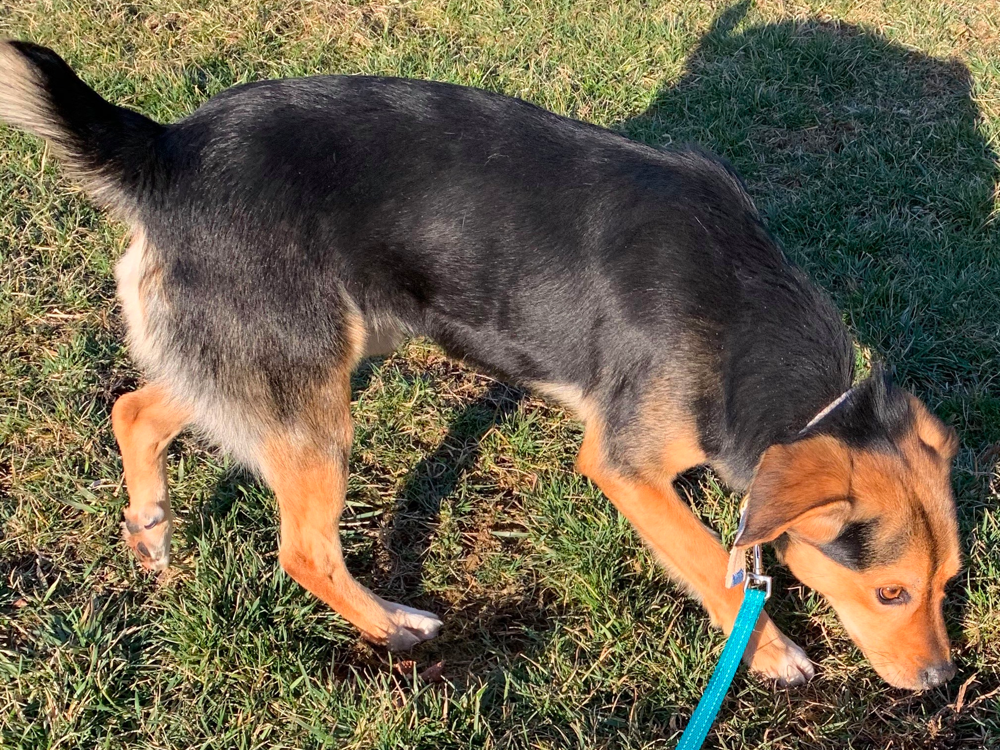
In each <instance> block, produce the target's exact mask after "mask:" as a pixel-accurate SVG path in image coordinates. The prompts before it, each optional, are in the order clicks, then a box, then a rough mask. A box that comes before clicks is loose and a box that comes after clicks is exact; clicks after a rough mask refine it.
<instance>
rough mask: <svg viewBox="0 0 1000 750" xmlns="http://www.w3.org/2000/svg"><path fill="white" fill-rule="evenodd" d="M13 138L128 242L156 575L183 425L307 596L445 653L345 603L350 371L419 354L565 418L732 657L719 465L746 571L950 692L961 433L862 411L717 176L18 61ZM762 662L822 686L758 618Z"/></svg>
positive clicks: (427, 629)
mask: <svg viewBox="0 0 1000 750" xmlns="http://www.w3.org/2000/svg"><path fill="white" fill-rule="evenodd" d="M0 118H3V119H4V120H6V121H7V122H8V123H10V124H12V125H15V126H19V127H22V128H25V129H27V130H29V131H32V132H34V133H37V134H39V135H41V136H43V137H45V138H46V139H48V140H49V142H50V143H51V145H52V147H53V148H54V149H56V151H57V152H58V154H59V155H60V156H61V157H62V158H63V160H64V161H65V162H66V164H67V165H68V167H70V168H71V169H72V170H73V171H74V172H75V173H76V174H77V175H78V176H79V177H80V178H81V179H82V180H83V182H84V184H85V185H86V186H87V187H88V189H89V190H90V192H91V194H92V195H93V196H94V197H95V198H96V199H97V200H99V201H100V202H102V203H103V204H104V205H106V206H108V207H110V208H111V209H112V210H113V211H114V212H115V213H116V214H117V215H118V216H119V217H120V218H122V219H123V220H124V221H126V222H128V224H129V225H130V226H131V229H132V234H133V238H134V239H133V242H132V245H131V247H130V248H129V250H128V252H127V253H126V254H125V255H124V257H123V258H122V259H121V261H120V262H119V264H118V267H117V277H118V291H119V296H120V298H121V303H122V306H123V308H124V314H125V318H126V321H127V324H128V330H129V341H130V346H131V352H132V355H133V356H134V357H135V359H136V361H137V362H138V363H139V365H140V366H141V368H142V370H143V371H144V372H145V374H146V375H147V376H148V378H149V383H150V384H149V385H147V386H146V387H144V388H141V389H140V390H138V391H136V392H134V393H130V394H127V395H125V396H122V397H121V398H120V399H119V400H118V402H117V403H116V404H115V407H114V410H113V413H112V419H113V424H114V431H115V435H116V437H117V439H118V442H119V445H120V446H121V451H122V457H123V461H124V466H125V478H126V481H127V484H128V490H129V496H130V504H129V506H128V508H127V509H126V511H125V518H126V521H125V527H126V540H127V541H128V543H129V545H130V546H131V547H132V548H133V549H134V550H135V552H136V554H137V555H138V557H139V559H140V560H141V562H142V563H143V565H144V566H146V567H147V568H151V569H159V568H162V567H164V566H166V565H167V562H168V558H169V553H170V549H169V548H170V532H171V511H170V502H169V500H168V496H167V486H166V478H165V472H164V454H165V450H166V448H167V446H168V444H169V443H170V441H171V440H172V439H173V438H174V436H175V435H177V433H178V432H179V431H180V430H182V429H183V428H184V427H185V426H192V427H194V428H196V429H198V430H200V431H201V432H202V433H203V434H205V435H206V436H208V438H209V439H211V440H212V441H214V442H215V443H217V444H218V445H220V446H222V448H224V449H225V450H227V451H229V452H230V453H231V454H232V455H234V456H235V457H237V458H238V459H240V460H241V461H243V462H245V463H246V464H247V465H248V466H250V467H253V469H255V470H256V471H257V472H259V473H260V475H261V476H262V477H264V478H265V479H266V481H267V482H268V484H270V486H271V487H272V488H273V490H274V492H275V494H276V496H277V499H278V504H279V506H280V510H281V550H280V561H281V565H282V566H283V567H284V569H285V570H286V571H287V572H288V573H289V575H291V576H292V577H293V578H294V579H295V580H296V581H298V582H299V583H301V584H302V585H303V586H305V587H306V588H307V589H309V590H310V591H311V592H313V593H314V594H315V595H316V596H318V597H320V598H321V599H323V601H325V602H327V603H328V604H329V605H330V606H331V607H333V608H334V609H335V610H336V611H337V612H339V613H340V614H341V615H343V616H344V617H345V618H347V619H348V620H350V621H351V622H352V623H354V624H355V625H356V626H357V627H358V628H359V629H360V630H361V632H362V633H364V635H365V636H366V637H367V638H370V639H372V640H374V641H378V642H383V643H386V644H387V645H389V646H390V647H392V648H406V647H409V646H412V645H414V644H415V643H418V642H419V641H422V640H425V639H428V638H431V637H433V636H434V635H435V634H436V633H437V631H438V628H439V627H440V625H441V623H440V621H439V620H438V619H437V618H436V617H435V616H434V615H432V614H430V613H428V612H421V611H419V610H414V609H410V608H408V607H404V606H402V605H399V604H393V603H391V602H387V601H385V600H383V599H380V598H379V597H378V596H376V595H375V594H373V593H372V592H370V591H368V590H367V589H365V588H364V587H362V586H361V585H360V584H358V583H357V582H356V581H355V580H354V579H353V578H352V577H351V575H350V573H349V572H348V571H347V569H346V568H345V566H344V561H343V558H342V556H341V549H340V544H339V542H338V529H337V526H338V519H339V517H340V513H341V510H342V508H343V501H344V491H345V483H346V477H347V466H348V455H349V453H350V449H351V437H352V428H351V417H350V385H349V377H350V373H351V370H352V369H353V368H354V366H355V365H356V364H357V363H358V361H359V360H360V359H361V358H363V357H364V356H366V355H367V354H371V353H374V352H376V351H384V350H385V349H387V348H392V346H394V344H395V342H396V341H397V340H398V338H399V337H400V336H401V335H405V334H416V335H423V336H427V337H429V338H431V339H433V340H434V341H436V342H438V343H439V344H440V345H441V346H443V347H444V348H445V349H446V350H447V351H448V352H450V353H452V354H453V355H455V356H457V357H461V358H463V359H465V360H468V361H470V362H473V363H476V364H478V365H480V366H482V367H484V368H486V369H488V370H489V371H491V372H494V373H498V374H499V375H500V376H502V377H504V378H507V379H509V380H512V381H515V382H518V383H521V384H525V385H527V386H530V387H532V388H534V389H536V390H537V391H539V392H541V393H542V394H546V395H548V396H550V397H551V398H553V399H555V400H557V401H558V402H560V403H562V404H564V405H566V406H567V407H569V408H570V409H572V410H573V411H574V412H575V413H576V414H577V415H578V416H579V417H580V419H581V420H583V422H584V423H585V425H586V431H585V437H584V441H583V447H582V448H581V449H580V455H579V462H578V465H579V469H580V471H582V472H583V473H584V474H586V475H587V476H588V477H590V478H591V479H592V480H593V481H594V482H596V483H597V485H598V486H599V487H600V488H601V489H602V490H603V491H604V492H605V494H606V495H607V496H608V497H609V498H610V499H611V500H612V502H614V504H615V505H616V506H617V507H618V508H619V509H620V510H621V512H622V513H623V514H625V516H627V517H628V518H629V520H630V521H631V522H632V523H633V524H634V525H635V527H636V529H637V530H638V531H639V533H640V534H641V535H642V537H643V538H644V539H645V540H646V542H647V543H648V544H649V545H650V547H652V549H653V550H654V551H655V552H656V554H657V556H658V557H659V558H660V560H662V561H663V563H664V565H665V566H666V567H667V569H668V570H669V571H670V572H671V573H672V574H673V575H674V576H675V577H676V578H677V579H678V580H679V581H680V582H682V583H683V584H684V585H685V587H686V588H687V589H688V590H690V591H691V592H692V593H693V594H694V595H695V596H697V597H698V598H699V599H700V600H701V601H702V602H703V604H704V606H705V608H706V609H707V610H708V612H709V614H710V615H711V617H712V620H713V621H714V622H715V623H717V624H718V625H719V626H721V627H722V628H723V630H726V631H728V630H729V629H730V628H731V627H732V624H733V620H734V618H735V616H736V611H737V609H738V608H739V605H740V602H741V599H742V593H741V591H740V590H739V589H727V588H725V586H724V578H725V575H726V569H727V560H728V556H727V553H726V551H725V550H724V549H723V548H722V546H721V545H720V544H719V541H718V539H717V538H716V536H715V535H714V534H713V533H712V532H710V531H709V530H708V529H706V528H705V527H704V526H703V525H702V524H701V523H700V522H699V521H698V519H697V518H696V517H695V515H694V514H693V513H692V512H691V510H690V509H689V508H688V506H687V504H686V503H685V502H684V501H682V500H681V499H680V498H679V497H678V495H677V494H676V492H675V491H674V489H673V486H672V482H673V480H674V478H675V477H676V476H677V475H678V474H679V473H680V472H683V471H684V470H686V469H689V468H691V467H693V466H696V465H698V464H708V465H710V466H711V467H712V468H713V469H715V470H716V471H717V472H718V473H719V475H721V476H722V477H723V478H724V479H725V481H726V482H728V483H729V485H730V486H732V487H734V488H737V489H741V490H742V489H746V490H748V497H747V509H746V515H745V519H744V521H745V523H744V526H743V528H742V531H741V533H740V534H739V536H738V538H737V540H736V544H737V546H738V547H747V546H749V545H754V544H759V543H764V542H771V543H774V544H775V546H776V547H777V548H778V550H779V552H780V554H781V556H782V557H783V559H784V562H785V563H786V564H787V565H788V566H789V567H790V568H791V570H792V572H793V573H795V575H796V576H798V577H799V578H800V579H801V580H802V581H803V582H804V583H806V584H808V585H810V586H812V587H814V588H815V589H816V590H818V591H820V592H821V593H822V594H824V595H825V596H826V597H827V599H828V600H829V601H830V603H831V604H832V605H833V607H834V608H835V609H836V610H837V612H838V613H839V615H840V617H841V619H842V620H843V622H844V625H845V626H846V628H847V630H848V632H849V633H850V634H851V636H852V637H853V638H854V639H855V641H856V642H857V643H858V644H859V645H860V646H861V648H862V649H863V650H864V651H865V653H866V654H867V655H868V657H869V658H870V660H871V662H872V664H873V665H874V667H875V669H876V670H877V671H878V672H879V674H881V675H882V676H883V677H884V678H885V679H886V680H888V681H889V682H890V683H892V684H894V685H898V686H901V687H906V688H913V689H920V688H927V687H930V686H934V685H937V684H940V683H941V682H943V681H945V680H947V679H949V678H950V677H951V676H952V675H953V673H954V668H953V667H952V665H951V662H950V660H949V644H948V636H947V633H946V630H945V624H944V620H943V617H942V604H943V599H944V590H945V583H946V582H947V581H948V579H949V578H951V577H952V576H954V575H955V574H956V573H957V572H958V570H959V564H960V553H959V543H958V535H957V527H956V521H955V508H954V501H953V499H952V495H951V491H950V487H949V472H950V464H951V460H952V458H953V457H954V454H955V451H956V446H957V441H956V437H955V434H954V432H953V431H952V430H951V429H948V428H946V427H944V426H943V425H942V424H941V422H939V421H938V420H937V419H936V418H935V417H933V416H931V414H929V413H928V411H927V410H926V409H925V408H924V406H923V405H922V404H921V403H920V402H919V401H917V399H916V398H914V397H912V396H910V395H908V394H907V393H905V392H903V391H901V390H899V389H898V388H896V387H894V386H892V385H891V384H890V383H889V382H888V381H887V379H886V378H885V377H883V376H881V375H876V376H874V377H871V378H869V379H867V380H865V381H863V382H862V383H860V384H859V385H856V386H855V387H853V388H852V387H851V384H852V376H853V355H852V346H851V342H850V339H849V336H848V334H847V332H846V331H845V329H844V326H843V325H842V323H841V320H840V316H839V315H838V313H837V311H836V310H835V309H834V308H833V307H832V305H831V304H830V302H829V301H828V299H827V297H826V296H825V295H824V294H823V293H822V292H820V291H819V290H818V289H817V288H816V287H814V286H813V285H812V284H810V283H809V281H808V280H807V279H806V278H805V277H804V276H803V274H802V273H800V272H799V271H798V270H797V269H796V268H795V267H793V266H792V265H790V264H789V262H788V261H787V260H786V259H785V257H784V256H783V255H782V252H781V250H780V249H779V248H778V247H777V245H776V244H775V242H774V240H773V239H772V238H771V236H770V235H769V234H768V232H767V230H766V229H765V228H764V226H763V224H762V222H761V218H760V216H759V215H758V213H757V211H756V210H755V208H754V205H753V203H752V202H751V200H750V198H749V197H748V196H747V194H746V192H745V190H744V188H743V186H742V184H741V182H740V180H739V179H738V178H737V177H736V176H735V174H734V173H733V172H732V170H731V169H730V168H729V167H727V166H726V165H725V164H723V163H721V162H720V161H719V160H717V159H715V158H713V157H711V156H710V155H708V154H705V153H702V152H700V151H696V150H678V151H668V152H663V151H657V150H654V149H651V148H647V147H646V146H643V145H639V144H637V143H633V142H631V141H629V140H626V139H625V138H622V137H620V136H618V135H616V134H614V133H611V132H609V131H607V130H603V129H601V128H598V127H594V126H591V125H587V124H584V123H581V122H576V121H573V120H569V119H566V118H563V117H559V116H556V115H554V114H550V113H548V112H545V111H543V110H541V109H539V108H537V107H534V106H532V105H530V104H527V103H525V102H523V101H519V100H517V99H510V98H506V97H503V96H498V95H495V94H490V93H486V92H483V91H478V90H475V89H469V88H462V87H458V86H452V85H445V84H441V83H430V82H421V81H410V80H399V79H390V78H368V77H318V78H306V79H297V80H281V81H267V82H262V83H256V84H251V85H247V86H240V87H237V88H234V89H231V90H229V91H226V92H224V93H222V94H220V95H219V96H216V97H215V98H213V99H212V100H211V101H209V102H207V103H206V104H205V105H204V106H202V107H201V108H200V109H198V110H197V111H196V112H195V113H194V114H192V115H191V116H190V117H187V118H185V119H183V120H181V121H180V122H177V123H174V124H173V125H167V126H164V125H160V124H157V123H155V122H152V121H151V120H148V119H147V118H145V117H143V116H141V115H139V114H136V113H135V112H131V111H128V110H125V109H121V108H119V107H116V106H113V105H111V104H109V103H107V102H106V101H104V100H103V99H102V98H100V97H99V96H98V95H97V94H96V93H94V92H93V91H92V90H91V89H90V88H88V87H87V86H86V85H85V84H83V83H82V82H81V81H80V80H79V79H78V78H77V77H76V76H75V75H74V74H73V73H72V72H71V70H70V69H69V67H67V65H66V64H65V63H64V62H63V61H62V60H61V59H60V58H59V57H57V56H56V55H55V54H54V53H52V52H51V51H49V50H47V49H44V48H42V47H37V46H34V45H31V44H27V43H19V42H6V43H0ZM817 415H818V416H817ZM747 660H748V661H749V663H750V664H751V666H752V667H753V668H754V669H756V670H757V671H759V672H761V673H763V674H766V675H768V676H770V677H773V678H775V679H778V680H780V681H783V682H786V683H796V682H801V681H804V680H805V679H807V678H809V677H810V676H811V675H812V674H813V667H812V665H811V664H810V662H809V660H808V659H807V658H806V655H805V654H804V653H803V651H802V650H801V649H800V648H799V647H798V646H796V645H795V644H793V643H792V642H791V641H790V640H789V639H788V638H786V637H785V636H784V635H783V634H782V633H781V632H780V631H779V630H778V629H777V628H776V627H775V626H774V625H773V623H772V622H771V621H770V620H769V619H768V617H767V616H766V615H762V616H761V621H760V622H759V623H758V628H757V631H756V635H755V638H754V640H753V641H752V642H751V646H750V647H749V649H748V651H747Z"/></svg>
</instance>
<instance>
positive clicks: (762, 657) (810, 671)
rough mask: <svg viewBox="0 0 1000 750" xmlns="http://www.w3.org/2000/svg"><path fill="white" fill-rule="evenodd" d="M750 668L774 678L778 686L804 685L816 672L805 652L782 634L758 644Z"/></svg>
mask: <svg viewBox="0 0 1000 750" xmlns="http://www.w3.org/2000/svg"><path fill="white" fill-rule="evenodd" d="M750 668H751V669H753V671H755V672H757V673H758V674H762V675H764V676H765V677H768V678H770V679H772V680H774V681H775V682H777V684H778V685H779V686H780V687H792V686H795V685H804V684H805V683H807V682H808V681H809V680H811V679H812V678H813V677H814V676H815V674H816V667H815V666H813V663H812V662H811V661H809V657H808V656H806V652H805V651H803V650H802V649H801V648H799V647H798V646H797V645H796V644H795V643H794V642H792V641H791V640H790V639H789V638H787V637H785V635H784V634H779V636H778V637H777V638H773V639H771V640H769V641H767V642H766V643H765V644H763V645H761V646H759V647H758V648H757V650H756V652H754V655H753V661H752V662H751V664H750Z"/></svg>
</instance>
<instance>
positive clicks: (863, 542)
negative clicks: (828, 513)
mask: <svg viewBox="0 0 1000 750" xmlns="http://www.w3.org/2000/svg"><path fill="white" fill-rule="evenodd" d="M877 530H878V519H869V520H867V521H852V522H851V523H848V524H846V525H845V526H844V528H843V529H841V531H840V534H839V535H838V536H837V538H836V539H834V540H833V541H832V542H827V543H826V544H824V545H822V546H821V547H820V549H821V550H822V551H823V554H824V555H826V556H827V557H829V558H830V559H831V560H833V561H835V562H838V563H840V564H841V565H843V566H844V567H846V568H850V569H851V570H865V569H866V568H870V567H871V566H872V565H874V564H875V563H876V562H877V561H879V558H880V557H881V556H882V555H881V554H880V545H877V544H876V543H875V533H876V531H877ZM890 551H894V550H890Z"/></svg>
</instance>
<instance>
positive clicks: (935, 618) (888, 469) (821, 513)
mask: <svg viewBox="0 0 1000 750" xmlns="http://www.w3.org/2000/svg"><path fill="white" fill-rule="evenodd" d="M911 403H912V405H913V408H914V409H915V410H916V414H917V418H916V420H915V426H914V429H913V430H912V431H911V433H910V434H909V435H906V436H905V437H904V438H903V439H902V440H900V442H899V444H898V446H897V447H898V448H899V449H900V451H901V453H902V455H901V456H900V455H895V454H890V453H881V452H870V451H863V450H857V449H849V448H848V447H847V446H844V445H842V444H839V443H837V441H836V440H834V439H833V438H830V437H824V438H813V439H808V440H805V441H802V442H801V443H798V444H795V445H793V446H774V447H772V448H770V449H769V450H768V451H767V452H766V453H765V456H764V458H763V459H762V461H761V465H760V468H759V470H758V478H757V479H756V480H755V481H754V485H753V487H752V488H751V491H750V495H749V498H750V499H749V502H748V508H747V514H748V520H747V523H746V529H745V531H744V534H743V535H742V536H741V537H740V539H739V542H740V544H741V546H744V545H745V546H748V545H751V544H756V543H763V542H768V541H771V540H773V539H775V538H777V537H778V536H780V535H781V534H787V539H788V542H787V544H786V545H785V548H784V552H783V559H784V562H785V563H786V564H787V565H788V567H789V568H790V569H791V571H792V572H793V573H794V574H795V576H796V577H797V578H798V579H799V580H800V581H802V582H803V583H805V584H806V585H808V586H810V587H812V588H814V589H816V590H817V591H819V592H820V593H821V594H823V596H824V597H826V599H827V600H828V601H829V602H830V604H831V605H832V606H833V607H834V609H835V610H836V611H837V614H838V616H839V617H840V619H841V622H843V624H844V627H845V628H846V630H847V631H848V633H849V634H850V635H851V637H852V638H853V639H854V641H855V642H856V643H857V644H858V645H859V646H860V647H861V649H862V650H863V651H864V652H865V654H866V656H867V657H868V659H869V661H870V662H871V664H872V666H873V667H874V669H875V670H876V671H877V672H878V673H879V674H880V675H881V676H882V677H883V678H884V679H885V680H886V681H887V682H889V683H890V684H892V685H895V686H897V687H902V688H907V689H911V690H917V689H921V688H922V687H924V685H923V684H922V681H921V673H922V672H923V671H924V670H925V669H928V668H932V667H935V666H937V665H942V664H944V665H947V664H948V662H949V650H950V649H949V642H948V634H947V630H946V628H945V624H944V617H943V612H942V603H943V601H944V589H945V584H946V583H947V581H948V580H949V579H950V578H952V577H953V576H954V575H956V574H957V573H958V572H959V569H960V565H961V554H960V548H959V541H958V524H957V521H956V518H955V506H954V501H953V500H952V496H951V488H950V480H949V471H950V462H951V459H952V458H953V457H954V454H955V449H956V443H955V440H954V439H953V432H952V431H950V430H948V429H946V428H945V427H944V425H942V424H941V423H940V422H939V421H938V420H937V419H936V418H934V417H933V416H931V415H930V413H929V412H927V410H926V409H925V407H924V406H923V405H922V404H920V402H918V401H916V399H913V401H912V402H911ZM806 477H807V478H808V479H804V478H806ZM848 488H849V492H850V497H851V502H847V501H846V500H841V499H839V498H844V497H845V496H846V494H847V492H848ZM755 505H756V506H758V507H755ZM868 519H876V520H877V522H878V526H877V528H878V534H877V536H876V537H875V539H874V542H873V544H874V548H875V549H874V550H873V553H874V555H875V558H876V562H875V564H874V565H873V566H872V567H869V568H866V569H863V570H860V571H856V570H850V569H848V568H846V567H844V566H842V565H840V564H838V563H837V562H835V561H834V560H832V559H830V558H829V557H827V556H826V555H825V554H823V552H822V551H821V549H820V545H822V544H824V543H828V542H830V541H832V540H833V539H834V538H835V537H836V536H837V534H838V533H839V532H840V530H841V529H842V528H843V526H844V524H845V523H847V522H849V521H852V520H868ZM880 560H881V562H880ZM889 586H901V587H903V588H904V589H905V590H906V592H907V594H908V596H909V597H910V600H909V602H908V603H906V604H901V605H886V604H882V603H880V602H879V600H878V596H877V590H878V589H880V588H884V587H889Z"/></svg>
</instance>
